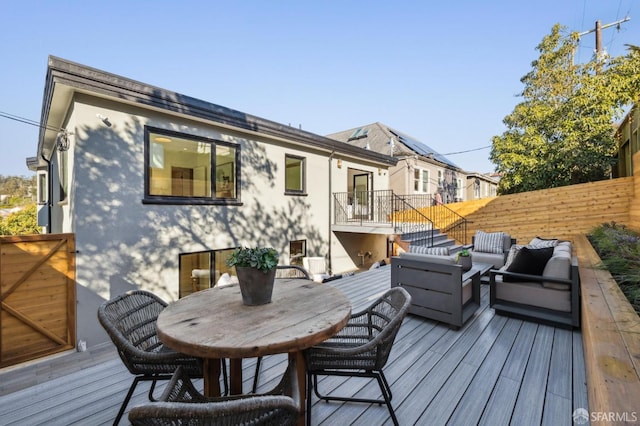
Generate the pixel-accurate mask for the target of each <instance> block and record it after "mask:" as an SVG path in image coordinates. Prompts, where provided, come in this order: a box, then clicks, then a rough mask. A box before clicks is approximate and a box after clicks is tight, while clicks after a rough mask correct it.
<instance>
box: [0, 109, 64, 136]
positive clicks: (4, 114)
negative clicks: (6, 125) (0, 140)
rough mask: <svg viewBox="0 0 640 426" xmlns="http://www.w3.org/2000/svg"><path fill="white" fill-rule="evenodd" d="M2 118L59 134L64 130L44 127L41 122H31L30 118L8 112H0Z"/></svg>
mask: <svg viewBox="0 0 640 426" xmlns="http://www.w3.org/2000/svg"><path fill="white" fill-rule="evenodd" d="M0 117H4V118H8V119H9V120H13V121H17V122H19V123H24V124H29V125H30V126H35V127H38V128H40V129H47V130H53V131H54V132H59V131H61V130H64V129H62V128H58V127H51V126H42V125H40V122H39V121H35V120H31V119H30V118H24V117H20V116H18V115H13V114H9V113H8V112H4V111H0Z"/></svg>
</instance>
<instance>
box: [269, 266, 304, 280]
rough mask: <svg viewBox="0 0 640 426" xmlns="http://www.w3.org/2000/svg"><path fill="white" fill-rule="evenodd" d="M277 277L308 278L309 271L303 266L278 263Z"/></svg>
mask: <svg viewBox="0 0 640 426" xmlns="http://www.w3.org/2000/svg"><path fill="white" fill-rule="evenodd" d="M276 278H301V279H305V280H308V279H310V278H309V273H307V270H306V269H304V268H303V267H302V266H297V265H278V266H276Z"/></svg>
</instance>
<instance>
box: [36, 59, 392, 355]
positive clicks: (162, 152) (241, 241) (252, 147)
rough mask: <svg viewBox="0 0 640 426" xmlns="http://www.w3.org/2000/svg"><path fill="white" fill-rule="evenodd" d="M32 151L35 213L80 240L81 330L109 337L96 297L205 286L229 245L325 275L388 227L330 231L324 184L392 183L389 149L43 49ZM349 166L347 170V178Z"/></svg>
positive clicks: (383, 242) (50, 229)
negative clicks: (319, 265)
mask: <svg viewBox="0 0 640 426" xmlns="http://www.w3.org/2000/svg"><path fill="white" fill-rule="evenodd" d="M41 125H42V130H41V132H40V135H39V140H38V147H37V154H36V156H34V157H30V158H28V159H27V163H28V165H29V167H30V169H32V170H35V171H37V174H38V189H39V192H38V201H39V212H38V220H39V224H40V225H41V226H43V227H44V229H45V231H46V232H47V233H62V232H70V233H74V234H75V239H76V248H77V253H76V278H77V294H78V301H77V318H78V329H77V336H78V339H79V340H84V341H87V342H88V344H89V346H91V345H93V344H96V343H100V342H102V341H106V340H107V337H106V334H105V333H104V332H103V331H102V329H101V327H100V326H99V325H98V322H97V319H96V311H97V308H98V306H99V304H100V303H101V302H102V301H104V300H106V299H109V298H111V297H113V296H115V295H117V294H120V293H123V292H125V291H127V290H129V289H134V288H143V289H147V290H150V291H153V292H155V293H156V294H158V295H159V296H161V297H162V298H164V299H165V300H168V301H171V300H175V299H177V298H178V297H181V296H183V295H185V294H189V293H190V292H193V291H195V290H198V289H201V288H204V287H208V286H210V285H214V284H215V282H216V281H217V279H218V277H219V276H220V275H222V274H223V273H224V272H226V271H227V267H226V265H225V259H226V254H227V253H228V250H231V249H233V248H235V247H238V246H257V245H267V246H272V247H274V248H276V250H278V252H279V253H280V257H281V258H280V263H282V264H288V263H298V262H300V258H301V257H302V256H305V255H306V256H324V257H325V258H326V259H327V261H328V264H329V266H330V268H331V271H332V272H333V273H341V272H343V271H350V270H354V269H357V267H358V263H359V262H360V261H361V257H359V253H361V252H362V251H363V250H366V251H368V252H371V250H374V253H375V255H376V256H377V257H378V258H384V257H386V253H385V252H384V251H385V249H386V247H387V236H386V235H384V234H366V233H362V234H360V235H355V236H354V237H351V236H350V235H354V234H350V233H341V234H340V235H337V234H336V232H334V230H333V229H332V217H333V212H332V205H333V203H332V194H333V193H336V192H340V193H343V192H347V191H349V190H350V188H351V189H352V188H353V184H354V182H355V181H359V182H362V181H363V180H364V181H366V183H367V187H368V188H370V189H373V190H387V189H389V174H388V169H389V167H392V166H394V165H395V164H396V161H397V160H396V159H395V158H392V157H390V156H387V155H384V154H380V153H377V152H374V151H368V150H365V149H363V148H360V147H356V146H351V145H349V144H344V143H341V142H338V141H335V140H332V139H329V138H326V137H323V136H319V135H316V134H313V133H310V132H307V131H303V130H300V129H297V128H293V127H290V126H287V125H284V124H279V123H276V122H273V121H269V120H266V119H263V118H259V117H255V116H252V115H249V114H245V113H243V112H240V111H236V110H232V109H229V108H225V107H222V106H219V105H215V104H212V103H209V102H205V101H202V100H199V99H195V98H192V97H189V96H184V95H181V94H179V93H175V92H171V91H168V90H164V89H161V88H158V87H153V86H151V85H148V84H145V83H141V82H138V81H134V80H131V79H129V78H126V77H123V76H118V75H114V74H110V73H108V72H105V71H101V70H98V69H94V68H90V67H87V66H84V65H81V64H77V63H74V62H70V61H67V60H64V59H60V58H56V57H50V58H49V61H48V69H47V76H46V84H45V88H44V98H43V105H42V117H41ZM356 177H357V178H356Z"/></svg>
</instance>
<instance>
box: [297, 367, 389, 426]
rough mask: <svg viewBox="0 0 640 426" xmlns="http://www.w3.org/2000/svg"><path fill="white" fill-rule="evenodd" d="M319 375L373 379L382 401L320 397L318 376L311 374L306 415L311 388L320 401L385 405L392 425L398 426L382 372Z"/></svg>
mask: <svg viewBox="0 0 640 426" xmlns="http://www.w3.org/2000/svg"><path fill="white" fill-rule="evenodd" d="M319 374H320V375H323V376H325V375H326V376H342V377H368V378H374V377H375V379H376V381H377V382H378V386H379V387H380V391H381V392H382V397H383V398H384V399H382V400H380V399H368V398H348V397H343V396H332V395H328V394H327V395H322V394H321V393H320V391H319V389H318V376H317V375H316V374H312V373H308V376H307V377H308V380H307V382H308V383H307V415H309V412H310V408H309V405H310V403H311V388H312V387H313V392H314V393H315V394H316V396H317V397H318V398H320V399H322V400H325V401H327V402H330V401H343V402H364V403H370V404H379V405H382V404H385V405H386V406H387V409H388V410H389V414H390V415H391V420H392V421H393V424H394V425H396V426H397V425H398V424H399V423H398V419H397V417H396V413H395V411H394V410H393V406H392V405H391V399H392V398H393V395H392V393H391V387H390V386H389V382H388V381H387V378H386V377H385V375H384V373H383V372H382V371H371V372H368V373H354V372H339V371H331V372H327V371H323V372H321V373H319ZM307 418H309V417H307Z"/></svg>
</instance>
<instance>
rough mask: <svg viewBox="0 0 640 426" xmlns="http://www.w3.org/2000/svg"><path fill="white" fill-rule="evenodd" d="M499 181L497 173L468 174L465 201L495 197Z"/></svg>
mask: <svg viewBox="0 0 640 426" xmlns="http://www.w3.org/2000/svg"><path fill="white" fill-rule="evenodd" d="M499 181H500V180H499V179H498V178H497V175H496V174H495V173H487V174H482V173H468V174H467V182H466V187H465V200H467V201H468V200H479V199H481V198H487V197H495V196H496V195H497V190H498V182H499Z"/></svg>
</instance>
